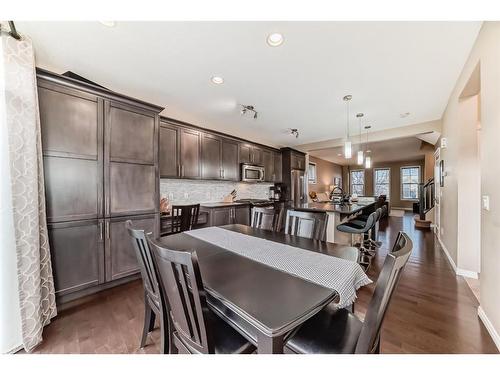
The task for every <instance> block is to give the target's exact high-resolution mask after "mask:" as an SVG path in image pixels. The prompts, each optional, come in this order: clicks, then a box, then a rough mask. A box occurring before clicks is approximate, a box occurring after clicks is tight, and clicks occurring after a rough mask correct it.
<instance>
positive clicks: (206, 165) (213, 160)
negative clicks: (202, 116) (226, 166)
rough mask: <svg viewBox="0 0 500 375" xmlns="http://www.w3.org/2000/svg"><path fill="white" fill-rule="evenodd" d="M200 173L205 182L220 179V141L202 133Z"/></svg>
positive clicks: (218, 138)
mask: <svg viewBox="0 0 500 375" xmlns="http://www.w3.org/2000/svg"><path fill="white" fill-rule="evenodd" d="M201 161H202V162H201V173H202V178H204V179H207V180H220V179H222V139H221V138H220V137H217V136H214V135H211V134H206V133H203V134H202V137H201Z"/></svg>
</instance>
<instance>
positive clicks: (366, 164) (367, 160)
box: [365, 156, 372, 168]
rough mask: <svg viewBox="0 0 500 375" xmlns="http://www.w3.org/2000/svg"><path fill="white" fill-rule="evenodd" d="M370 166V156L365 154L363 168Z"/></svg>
mask: <svg viewBox="0 0 500 375" xmlns="http://www.w3.org/2000/svg"><path fill="white" fill-rule="evenodd" d="M371 167H372V158H371V157H370V156H367V157H366V158H365V168H371Z"/></svg>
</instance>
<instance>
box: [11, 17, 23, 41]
mask: <svg viewBox="0 0 500 375" xmlns="http://www.w3.org/2000/svg"><path fill="white" fill-rule="evenodd" d="M9 27H10V32H9V35H10V36H11V37H13V38H14V39H17V40H21V35H19V33H18V32H17V30H16V25H14V21H9Z"/></svg>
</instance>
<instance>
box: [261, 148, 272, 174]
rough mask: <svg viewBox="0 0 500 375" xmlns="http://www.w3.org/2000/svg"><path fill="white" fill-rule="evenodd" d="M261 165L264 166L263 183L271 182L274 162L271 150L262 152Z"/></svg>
mask: <svg viewBox="0 0 500 375" xmlns="http://www.w3.org/2000/svg"><path fill="white" fill-rule="evenodd" d="M262 165H263V166H264V181H268V182H273V181H274V179H273V177H274V161H273V152H272V151H271V150H262Z"/></svg>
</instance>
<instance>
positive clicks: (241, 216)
mask: <svg viewBox="0 0 500 375" xmlns="http://www.w3.org/2000/svg"><path fill="white" fill-rule="evenodd" d="M234 222H235V223H236V224H243V225H250V207H249V206H243V207H238V206H236V207H234Z"/></svg>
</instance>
